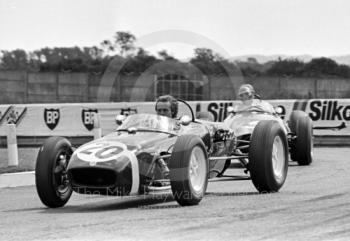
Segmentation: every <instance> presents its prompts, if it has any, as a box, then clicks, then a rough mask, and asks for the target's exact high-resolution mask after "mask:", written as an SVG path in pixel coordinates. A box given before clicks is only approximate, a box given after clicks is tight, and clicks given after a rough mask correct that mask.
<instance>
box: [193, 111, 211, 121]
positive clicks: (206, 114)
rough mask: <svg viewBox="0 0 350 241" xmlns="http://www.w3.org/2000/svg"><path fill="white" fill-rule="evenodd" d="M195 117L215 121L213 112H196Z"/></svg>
mask: <svg viewBox="0 0 350 241" xmlns="http://www.w3.org/2000/svg"><path fill="white" fill-rule="evenodd" d="M196 119H200V120H206V121H215V119H214V116H213V114H212V113H209V112H197V113H196Z"/></svg>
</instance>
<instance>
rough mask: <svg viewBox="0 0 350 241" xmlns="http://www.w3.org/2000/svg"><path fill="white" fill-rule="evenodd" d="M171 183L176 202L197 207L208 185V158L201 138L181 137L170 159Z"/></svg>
mask: <svg viewBox="0 0 350 241" xmlns="http://www.w3.org/2000/svg"><path fill="white" fill-rule="evenodd" d="M169 167H170V183H171V189H172V192H173V196H174V198H175V200H176V201H177V202H178V203H179V204H180V205H182V206H189V205H197V204H198V203H199V202H200V201H201V200H202V198H203V196H204V194H205V191H206V189H207V185H208V172H209V165H208V157H207V152H206V149H205V146H204V143H203V141H202V139H201V138H199V137H198V136H195V135H184V136H180V137H179V138H178V139H177V141H176V143H175V145H174V149H173V153H172V155H171V159H170V165H169Z"/></svg>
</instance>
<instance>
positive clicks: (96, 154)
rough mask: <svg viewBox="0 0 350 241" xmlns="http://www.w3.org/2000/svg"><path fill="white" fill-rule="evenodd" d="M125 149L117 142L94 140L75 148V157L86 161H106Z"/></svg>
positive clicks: (116, 156)
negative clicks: (94, 141)
mask: <svg viewBox="0 0 350 241" xmlns="http://www.w3.org/2000/svg"><path fill="white" fill-rule="evenodd" d="M125 151H128V150H127V147H126V145H124V144H122V143H119V142H96V143H91V144H88V145H85V146H82V147H81V148H79V149H78V150H77V157H78V158H79V159H81V160H83V161H87V162H94V163H96V162H107V161H111V160H115V159H117V158H118V157H119V156H121V155H122V154H123V153H124V152H125Z"/></svg>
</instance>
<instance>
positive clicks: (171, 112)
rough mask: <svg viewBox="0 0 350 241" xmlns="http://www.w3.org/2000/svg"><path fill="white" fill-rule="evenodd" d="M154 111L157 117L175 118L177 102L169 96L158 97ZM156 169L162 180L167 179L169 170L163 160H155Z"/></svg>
mask: <svg viewBox="0 0 350 241" xmlns="http://www.w3.org/2000/svg"><path fill="white" fill-rule="evenodd" d="M155 109H156V111H157V114H158V115H161V116H166V117H169V118H176V116H177V112H178V109H179V104H178V102H177V100H176V99H175V98H174V97H173V96H171V95H162V96H159V97H158V99H157V101H156V106H155ZM157 164H158V167H159V168H160V171H161V173H162V175H163V177H164V178H169V168H168V165H167V163H166V162H165V161H164V159H162V158H159V159H157Z"/></svg>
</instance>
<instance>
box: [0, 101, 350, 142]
mask: <svg viewBox="0 0 350 241" xmlns="http://www.w3.org/2000/svg"><path fill="white" fill-rule="evenodd" d="M189 103H190V104H191V106H192V108H193V109H194V110H195V111H208V112H210V113H212V114H213V116H214V118H215V121H222V120H223V119H224V118H225V117H226V115H227V111H226V109H227V107H228V106H231V105H235V104H236V103H237V102H235V101H191V102H189ZM270 103H271V104H272V105H274V106H280V107H281V108H282V110H283V111H284V114H285V118H286V119H288V116H289V115H290V113H291V112H292V111H293V110H303V111H305V112H306V113H307V114H308V115H309V116H310V118H311V119H312V120H313V121H314V126H338V125H340V124H341V123H342V122H344V123H346V126H347V128H344V129H342V130H339V131H332V130H314V135H315V137H316V140H315V143H316V144H327V143H329V144H332V145H338V144H341V145H350V142H349V140H350V127H349V126H350V99H310V100H271V101H270ZM133 113H155V110H154V102H120V103H80V104H26V105H15V106H14V105H0V145H1V146H6V124H7V123H8V122H11V123H14V124H15V125H16V130H17V139H18V145H19V146H38V145H41V143H42V141H43V140H44V139H45V138H46V137H48V136H65V137H68V138H69V139H70V140H72V141H73V143H75V144H77V145H79V144H82V143H84V142H85V141H86V140H90V139H92V138H93V136H94V131H93V129H94V118H95V115H96V114H98V115H99V116H100V126H101V128H102V135H106V134H108V133H110V132H112V131H113V130H114V129H115V128H116V124H115V116H116V115H117V114H125V115H129V114H133ZM182 114H189V111H188V109H187V108H186V107H185V106H184V105H182V104H180V107H179V115H182Z"/></svg>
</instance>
